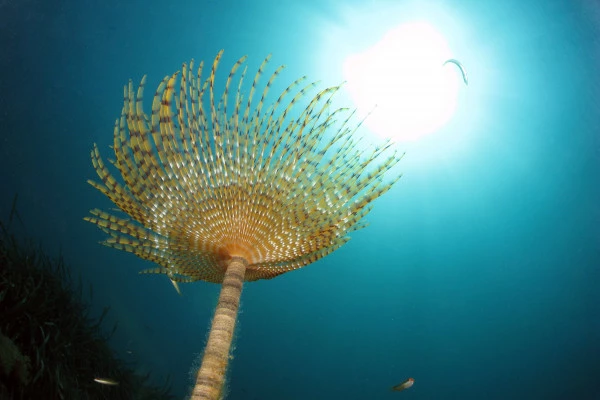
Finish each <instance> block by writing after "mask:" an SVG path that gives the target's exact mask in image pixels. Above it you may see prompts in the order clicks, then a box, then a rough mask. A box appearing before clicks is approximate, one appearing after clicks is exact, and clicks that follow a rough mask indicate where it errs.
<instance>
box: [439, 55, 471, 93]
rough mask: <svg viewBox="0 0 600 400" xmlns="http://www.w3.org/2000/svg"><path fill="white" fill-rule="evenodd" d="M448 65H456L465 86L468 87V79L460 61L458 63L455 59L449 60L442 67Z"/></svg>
mask: <svg viewBox="0 0 600 400" xmlns="http://www.w3.org/2000/svg"><path fill="white" fill-rule="evenodd" d="M449 63H451V64H454V65H456V66H457V67H458V68H459V69H460V73H461V74H462V77H463V81H464V82H465V85H467V86H469V77H468V76H467V71H465V67H464V66H463V65H462V64H461V63H460V61H458V60H457V59H454V58H451V59H449V60H446V61H444V63H443V64H442V66H444V65H446V64H449Z"/></svg>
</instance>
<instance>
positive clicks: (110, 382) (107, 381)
mask: <svg viewBox="0 0 600 400" xmlns="http://www.w3.org/2000/svg"><path fill="white" fill-rule="evenodd" d="M94 382H98V383H101V384H103V385H108V386H117V385H118V384H119V382H117V381H115V380H113V379H108V378H94Z"/></svg>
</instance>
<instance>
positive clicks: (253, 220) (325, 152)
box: [85, 51, 401, 400]
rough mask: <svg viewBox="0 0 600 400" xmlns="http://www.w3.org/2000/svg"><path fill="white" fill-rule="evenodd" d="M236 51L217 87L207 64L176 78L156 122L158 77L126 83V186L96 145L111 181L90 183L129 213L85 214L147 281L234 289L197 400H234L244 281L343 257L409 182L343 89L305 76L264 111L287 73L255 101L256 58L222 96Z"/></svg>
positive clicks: (104, 177)
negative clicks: (227, 386)
mask: <svg viewBox="0 0 600 400" xmlns="http://www.w3.org/2000/svg"><path fill="white" fill-rule="evenodd" d="M222 53H223V52H222V51H221V52H220V53H219V54H218V55H217V56H216V58H215V60H214V62H213V64H212V68H211V70H210V72H209V74H208V77H207V78H202V71H203V64H202V63H201V64H200V66H199V68H198V70H197V72H195V71H194V67H193V63H190V65H189V66H188V65H186V64H183V67H182V71H181V72H176V73H174V74H173V75H171V76H167V77H165V78H164V79H163V81H162V82H161V83H160V85H159V86H158V89H157V90H156V92H155V95H154V99H153V101H152V108H151V110H152V111H151V114H150V115H147V114H145V113H144V111H143V95H144V88H145V84H146V78H145V77H144V78H143V79H142V81H141V83H140V85H139V86H138V87H137V89H136V88H135V87H134V86H133V84H132V83H131V82H130V83H129V85H127V86H126V87H125V90H124V104H123V109H122V113H121V116H120V118H118V119H117V120H116V123H115V128H114V143H113V146H112V147H113V150H114V155H115V158H114V160H113V161H112V162H111V163H112V165H113V166H114V167H115V168H116V169H117V170H118V173H119V174H120V175H121V177H122V181H121V182H122V183H121V182H120V181H119V180H117V179H116V178H115V177H114V176H113V174H112V173H111V171H109V168H108V166H107V165H106V164H105V163H104V161H103V159H102V158H101V156H100V153H99V151H98V148H97V147H96V146H94V148H93V150H92V153H91V157H92V163H93V165H94V168H95V169H96V172H97V174H98V177H99V178H100V180H99V181H98V182H95V181H89V183H90V184H91V185H92V186H93V187H95V188H96V189H98V190H99V191H100V192H102V193H103V194H104V195H106V196H107V197H108V198H109V199H110V200H111V201H112V202H114V203H115V204H116V205H117V207H118V208H119V209H120V210H121V211H123V213H124V214H121V215H113V214H109V213H107V212H104V211H102V210H98V209H94V210H91V216H89V217H86V218H85V219H86V220H87V221H89V222H91V223H93V224H95V225H97V226H98V227H99V228H100V229H102V230H103V231H104V232H105V233H107V234H108V235H109V237H108V238H107V239H106V240H105V241H104V242H103V243H104V244H105V245H107V246H110V247H114V248H116V249H119V250H124V251H128V252H131V253H133V254H135V255H137V256H138V257H140V258H143V259H146V260H149V261H152V262H154V263H156V264H158V267H155V268H151V269H148V270H145V271H142V272H143V273H159V274H165V275H167V277H168V278H169V279H170V280H171V282H173V284H174V285H175V287H176V288H177V290H179V289H178V283H180V282H192V281H197V280H203V281H208V282H214V283H220V284H221V285H222V286H221V293H220V296H219V300H218V304H217V307H216V310H215V316H214V319H213V321H212V327H211V330H210V333H209V337H208V343H207V345H206V348H205V351H204V355H203V359H202V364H201V367H200V370H199V372H198V375H197V378H196V385H195V388H194V390H193V394H192V398H193V399H215V400H216V399H218V398H220V397H222V396H223V384H224V380H225V373H226V368H227V363H228V360H229V358H230V354H229V353H230V351H231V341H232V338H233V334H234V328H235V322H236V318H237V313H238V308H239V301H240V296H241V292H242V286H243V284H244V282H248V281H256V280H258V279H271V278H274V277H276V276H279V275H281V274H283V273H286V272H288V271H292V270H295V269H298V268H301V267H304V266H306V265H308V264H310V263H312V262H314V261H316V260H319V259H320V258H322V257H325V256H326V255H328V254H330V253H331V252H333V251H335V250H336V249H338V248H339V247H341V246H342V245H343V244H345V243H346V242H347V241H348V240H349V238H348V234H349V233H350V232H352V231H354V230H357V229H360V228H362V227H363V226H364V222H363V221H362V219H363V217H364V216H365V215H366V214H367V213H368V212H369V211H370V209H371V202H372V201H373V200H375V199H376V198H378V197H379V196H381V195H382V194H384V193H385V192H386V191H388V190H389V189H390V187H391V186H392V185H393V184H394V183H395V182H396V181H397V180H398V179H399V178H400V175H399V174H398V175H397V176H394V177H392V178H391V179H389V180H388V181H387V182H384V180H383V178H384V176H385V175H386V173H387V172H388V171H389V170H390V169H391V168H392V167H393V166H394V165H396V163H397V162H398V161H399V160H400V159H401V156H400V155H398V154H397V153H396V151H395V150H390V151H387V150H388V148H389V147H390V144H389V143H385V144H384V145H382V146H379V147H374V148H370V149H368V150H366V149H365V146H363V145H361V146H359V145H358V141H359V138H358V137H357V135H355V132H356V130H357V128H358V126H360V124H352V123H350V120H351V119H352V116H353V113H352V112H350V111H349V110H347V109H344V108H340V109H335V110H332V109H331V108H332V99H333V96H334V95H335V93H336V92H337V91H338V90H339V89H340V87H339V86H335V87H329V88H326V89H324V90H320V91H318V92H317V93H316V94H315V95H314V96H313V97H312V98H307V97H306V96H307V94H308V93H309V92H310V91H311V90H313V89H314V88H315V87H316V83H305V82H304V80H305V78H300V79H298V80H296V81H295V82H293V83H292V84H291V85H289V86H288V87H287V89H285V90H284V91H283V92H282V93H281V94H280V95H279V96H278V97H275V99H276V100H275V101H274V103H273V104H272V105H270V106H269V107H264V106H265V99H266V97H267V94H268V92H269V89H270V87H271V85H272V83H273V81H274V80H275V78H276V77H277V76H278V75H279V74H280V72H281V71H282V68H283V67H279V68H277V69H276V70H275V72H274V73H273V74H272V75H271V76H270V78H269V79H268V80H267V82H266V84H265V85H264V86H263V89H262V93H261V90H260V89H259V85H258V82H259V80H260V78H261V77H262V74H263V71H264V68H265V67H266V64H267V62H268V60H269V57H267V58H266V59H265V60H264V62H263V63H262V64H261V66H260V67H259V69H258V71H257V73H256V74H255V76H254V77H253V80H252V81H251V85H250V89H249V91H247V92H246V91H244V90H243V83H244V78H245V76H246V72H247V67H245V66H244V67H243V65H244V62H245V60H246V57H242V58H241V59H239V60H238V61H237V63H235V64H234V66H233V68H232V69H231V70H230V72H229V75H228V77H227V80H226V83H225V89H224V91H223V93H222V94H220V93H216V92H215V87H214V86H215V76H216V71H217V67H218V65H219V60H220V58H221V56H222ZM240 67H243V68H240ZM239 69H241V73H238V70H239ZM256 94H258V95H257V99H255V98H254V96H255V95H256ZM253 100H254V102H253ZM199 337H203V336H200V335H199Z"/></svg>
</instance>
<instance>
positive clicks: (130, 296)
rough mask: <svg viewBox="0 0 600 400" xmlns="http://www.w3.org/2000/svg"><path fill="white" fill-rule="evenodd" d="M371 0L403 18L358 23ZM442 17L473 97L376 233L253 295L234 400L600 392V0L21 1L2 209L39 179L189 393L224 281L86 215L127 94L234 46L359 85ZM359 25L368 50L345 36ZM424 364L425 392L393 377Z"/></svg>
mask: <svg viewBox="0 0 600 400" xmlns="http://www.w3.org/2000/svg"><path fill="white" fill-rule="evenodd" d="M362 10H364V14H365V15H367V14H369V15H371V16H372V15H375V16H378V18H380V21H381V23H379V24H372V20H369V21H367V20H366V19H365V23H364V24H361V23H360V19H358V20H357V19H356V18H353V19H352V21H353V23H354V24H356V25H349V22H348V18H347V16H348V15H349V14H353V15H356V14H357V13H358V14H360V12H361V11H362ZM429 16H431V18H432V19H435V21H431V22H432V23H436V22H437V23H440V24H441V25H440V26H439V29H441V30H442V31H444V32H445V34H446V38H447V40H448V41H449V43H450V44H451V46H452V48H453V49H454V51H455V52H456V54H457V56H458V57H460V58H461V60H462V61H463V62H464V64H465V65H466V66H467V68H468V69H469V77H470V82H469V87H468V89H466V90H465V92H466V96H467V98H466V100H465V101H463V103H461V104H460V105H459V107H460V111H459V113H458V114H457V116H456V118H455V119H454V120H453V121H451V122H450V123H449V124H448V125H447V126H446V127H444V128H442V129H441V130H440V131H439V132H436V133H434V134H432V135H430V136H429V137H427V138H424V139H423V140H422V141H420V142H417V143H406V144H404V143H398V144H397V146H398V148H399V149H400V150H401V151H404V150H406V152H407V154H406V156H405V157H404V159H403V160H402V161H401V163H400V165H399V166H398V167H397V168H398V169H399V171H401V172H402V173H403V177H402V179H401V180H400V181H399V182H398V183H397V184H396V185H395V186H394V187H393V188H392V190H391V191H390V192H388V193H387V194H386V195H385V196H383V197H382V198H380V199H378V200H377V201H376V202H375V203H374V208H373V211H372V212H371V213H370V214H369V215H368V217H367V220H368V222H369V226H368V227H367V228H366V229H364V230H360V231H357V232H355V233H353V234H352V235H351V236H352V240H350V242H349V243H348V244H346V245H345V246H343V247H342V248H341V249H340V250H338V251H336V252H334V253H333V254H331V255H330V256H328V257H326V258H324V259H322V260H320V261H318V262H316V263H315V264H313V265H310V266H307V267H305V268H303V269H301V270H298V271H294V272H290V273H288V274H285V275H283V276H281V277H278V278H276V279H273V280H269V281H259V282H255V283H250V284H247V285H246V286H245V288H244V291H243V294H242V305H241V313H240V315H239V319H238V327H237V334H236V338H235V340H234V346H235V350H234V352H233V355H234V359H233V360H232V361H231V363H230V368H229V373H228V378H229V383H228V392H229V394H228V397H227V398H228V399H250V400H254V399H260V400H269V399H277V400H281V399H283V400H294V399H394V398H406V399H415V400H416V399H458V398H460V399H477V400H479V399H488V400H492V399H581V400H587V399H590V400H592V399H600V385H598V382H599V378H600V292H599V291H598V290H597V287H598V285H599V283H600V112H599V111H598V110H599V106H600V103H599V99H600V85H599V83H598V82H599V80H598V70H599V67H600V43H599V42H598V38H599V36H598V33H599V32H600V5H599V4H598V3H597V2H594V1H591V0H571V1H566V0H565V1H559V0H557V1H529V2H522V1H516V0H514V1H513V0H509V1H502V2H491V1H452V0H448V1H441V0H439V1H426V0H422V1H413V2H400V1H389V2H386V1H377V0H371V1H369V0H363V1H358V0H353V1H316V0H312V1H302V2H279V1H272V0H263V1H255V2H244V1H240V0H232V1H209V0H204V1H175V2H170V3H166V2H158V1H154V0H148V1H143V2H142V1H127V2H125V1H115V0H106V1H102V2H100V1H67V0H62V1H61V0H55V1H53V2H45V1H39V0H21V1H16V0H0V46H1V47H0V50H1V57H0V71H1V72H2V73H1V74H0V171H2V172H1V173H0V192H1V193H2V196H1V197H0V217H2V218H7V217H8V215H9V213H10V210H11V205H12V200H13V196H14V194H15V193H18V195H19V200H18V201H19V203H18V207H19V212H20V214H21V216H22V218H23V220H24V224H25V226H26V230H27V232H28V234H30V235H31V236H33V237H35V238H38V239H40V240H41V241H42V243H43V245H44V247H45V249H46V250H47V251H48V252H50V253H58V251H59V248H62V253H63V254H64V255H65V258H66V261H67V262H68V263H69V264H70V265H72V266H73V268H74V269H75V270H76V271H77V272H81V274H82V276H83V278H84V279H85V280H87V281H89V282H91V283H92V285H93V287H94V289H93V290H94V297H93V302H94V303H93V306H94V308H95V309H96V310H97V312H98V313H99V312H100V310H102V308H103V307H104V306H106V305H110V307H111V312H110V314H109V316H108V317H107V320H106V329H107V330H110V329H111V328H112V325H113V324H114V323H115V322H118V324H119V325H118V326H119V327H118V330H117V332H116V335H115V337H114V338H113V343H112V344H113V346H114V348H115V351H117V352H118V353H119V355H120V356H122V357H123V358H124V359H126V360H127V361H130V362H132V363H133V364H134V365H135V368H136V369H137V370H138V372H140V373H146V372H150V373H151V374H152V377H153V379H154V380H155V381H156V382H157V383H161V382H163V381H164V379H165V378H166V377H167V376H169V377H170V378H171V380H172V382H173V390H174V392H175V393H176V394H177V396H178V398H185V397H186V395H187V394H188V393H189V388H190V387H191V386H192V385H193V377H194V372H195V368H197V365H198V363H199V354H200V353H201V351H202V349H203V348H204V345H205V342H206V337H207V332H208V327H209V325H210V322H211V318H212V312H213V310H214V307H215V304H216V300H217V296H218V290H219V287H218V286H217V285H214V284H208V283H202V282H200V283H193V284H188V285H184V286H183V287H182V291H183V295H182V296H179V295H178V294H177V293H176V292H175V290H173V287H172V286H171V284H170V283H169V282H168V280H167V279H165V278H164V277H163V276H153V275H152V276H149V275H142V276H140V275H138V271H140V270H142V269H146V268H150V267H151V264H150V263H148V262H145V261H142V260H139V259H137V258H136V257H135V256H133V255H131V254H126V253H123V252H119V251H116V250H113V249H110V248H106V247H103V246H100V245H99V244H98V241H100V240H102V239H103V238H104V234H103V233H102V232H101V231H99V230H98V229H96V228H95V227H94V226H93V225H91V224H88V223H86V222H84V221H83V220H82V218H83V217H84V216H86V215H88V211H89V210H90V209H92V208H96V207H97V208H101V209H109V208H111V207H112V205H111V204H110V203H109V202H108V200H107V199H106V198H104V197H103V196H102V195H101V194H100V193H98V192H97V191H96V190H94V189H93V188H92V187H90V186H89V185H88V184H87V183H86V180H87V179H90V178H95V172H94V170H93V168H92V165H91V162H90V157H89V153H90V150H91V148H92V145H93V143H97V144H98V146H99V147H100V149H101V152H102V154H103V155H104V156H105V157H107V156H109V154H110V150H109V148H108V146H109V145H110V144H111V143H112V129H113V124H114V120H115V119H116V118H117V117H118V116H119V115H120V110H121V107H122V96H123V94H122V86H123V85H124V84H126V83H127V82H128V80H129V79H133V80H134V82H136V81H138V80H139V79H141V77H142V76H143V75H144V74H148V81H149V83H148V87H150V88H154V87H155V86H156V85H157V84H158V83H159V82H160V80H161V79H162V77H163V76H165V75H167V74H170V73H172V72H173V71H175V70H177V69H179V68H180V66H181V63H182V62H184V61H188V60H190V59H191V58H194V59H196V60H198V61H199V60H204V61H205V62H208V63H210V62H211V61H212V59H213V58H214V56H215V54H216V53H217V52H218V51H219V50H220V49H225V55H224V59H223V65H224V66H223V69H222V73H224V72H223V71H226V70H228V68H229V65H231V64H232V63H233V62H234V61H235V60H237V59H238V58H239V57H240V56H242V55H244V54H248V56H249V61H248V62H249V64H250V71H251V70H252V68H254V69H255V68H256V67H257V66H258V65H259V64H260V62H261V61H262V60H263V58H264V57H265V56H266V55H267V54H270V53H271V54H273V59H272V61H271V64H270V65H271V67H272V68H275V66H276V65H279V64H286V65H287V66H288V67H287V69H286V71H285V73H284V74H283V76H282V77H281V79H280V81H281V85H284V84H287V83H289V82H291V81H292V80H293V79H295V78H297V77H298V76H301V75H304V74H306V75H308V76H309V77H310V78H311V79H315V80H316V79H322V80H323V84H337V83H339V82H340V81H341V80H342V79H343V78H342V75H341V65H338V64H336V63H338V61H339V57H338V56H339V54H338V53H343V52H345V51H352V50H354V51H359V50H361V47H362V46H365V45H368V44H369V43H370V41H376V40H377V38H378V37H379V35H381V34H382V33H383V32H385V30H386V29H388V28H390V27H391V26H392V24H398V23H402V22H407V21H408V22H410V21H411V20H412V19H419V20H427V18H428V17H429ZM433 16H435V18H434V17H433ZM365 18H366V17H365ZM357 21H358V22H357ZM367 22H369V23H367ZM444 24H446V25H444ZM452 26H458V27H460V31H461V35H457V37H452V29H451V27H452ZM344 30H347V31H348V32H350V31H351V32H353V34H354V35H353V37H356V35H357V32H359V33H361V34H360V35H358V36H360V37H361V40H359V41H353V42H345V41H343V40H341V39H340V37H342V38H343V35H340V34H339V32H340V31H341V32H344ZM332 32H336V35H333V34H332ZM334 36H335V38H336V41H337V42H334V43H332V40H331V38H332V37H334ZM282 87H283V86H282ZM150 93H151V92H150ZM148 97H149V96H148ZM148 100H149V99H148ZM147 106H148V109H147V110H149V106H150V104H149V102H148V104H147ZM408 377H413V378H414V379H415V384H414V386H413V387H412V388H410V389H408V390H406V391H404V392H401V393H397V392H392V391H390V388H391V387H392V386H393V385H396V384H398V383H400V382H402V381H404V380H405V379H407V378H408Z"/></svg>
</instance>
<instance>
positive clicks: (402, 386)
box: [392, 378, 415, 392]
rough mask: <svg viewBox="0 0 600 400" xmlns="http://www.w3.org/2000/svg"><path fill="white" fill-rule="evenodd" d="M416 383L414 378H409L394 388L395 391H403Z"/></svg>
mask: <svg viewBox="0 0 600 400" xmlns="http://www.w3.org/2000/svg"><path fill="white" fill-rule="evenodd" d="M414 383H415V380H414V379H413V378H408V379H407V380H405V381H404V382H402V383H401V384H399V385H396V386H394V387H392V390H393V391H394V392H401V391H403V390H404V389H408V388H409V387H411V386H412V385H413V384H414Z"/></svg>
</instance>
